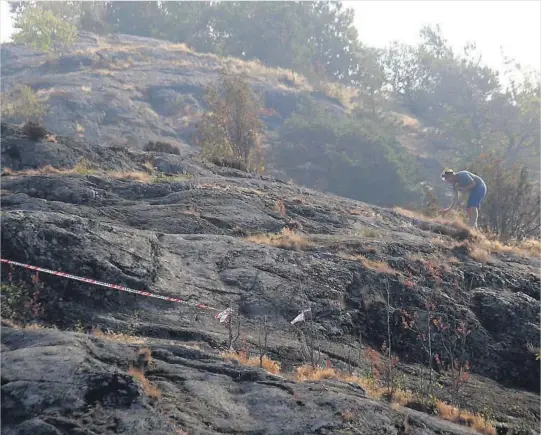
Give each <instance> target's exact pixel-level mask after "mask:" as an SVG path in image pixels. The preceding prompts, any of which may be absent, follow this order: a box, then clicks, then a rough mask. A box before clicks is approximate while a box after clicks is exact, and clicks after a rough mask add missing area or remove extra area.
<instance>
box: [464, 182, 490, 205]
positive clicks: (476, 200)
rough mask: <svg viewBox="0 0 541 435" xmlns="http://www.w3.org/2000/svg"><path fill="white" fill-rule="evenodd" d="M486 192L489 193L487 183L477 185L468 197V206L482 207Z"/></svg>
mask: <svg viewBox="0 0 541 435" xmlns="http://www.w3.org/2000/svg"><path fill="white" fill-rule="evenodd" d="M486 194H487V186H486V184H481V185H480V186H476V187H475V188H474V189H473V190H472V191H471V193H470V197H469V198H468V205H467V206H466V207H467V208H479V207H481V202H483V199H485V196H486Z"/></svg>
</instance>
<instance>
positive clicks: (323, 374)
mask: <svg viewBox="0 0 541 435" xmlns="http://www.w3.org/2000/svg"><path fill="white" fill-rule="evenodd" d="M324 379H336V380H339V381H342V382H351V383H354V384H357V385H359V386H360V387H362V388H363V389H364V390H365V391H366V394H367V395H368V397H370V398H371V399H374V400H378V399H381V398H382V397H383V396H384V395H385V394H386V391H387V389H386V388H384V387H381V386H379V385H378V384H377V382H376V381H374V380H373V379H369V378H364V377H359V376H354V375H348V374H346V373H342V372H340V371H339V370H336V369H333V368H330V367H327V368H319V367H316V368H314V367H312V366H311V365H304V366H300V367H297V368H296V370H295V380H296V381H297V382H306V381H321V380H324ZM412 397H413V396H412V394H411V393H409V392H408V391H402V390H397V391H396V392H395V394H394V395H393V399H392V400H393V401H394V402H395V403H399V404H401V405H404V404H406V403H408V401H410V400H411V399H412Z"/></svg>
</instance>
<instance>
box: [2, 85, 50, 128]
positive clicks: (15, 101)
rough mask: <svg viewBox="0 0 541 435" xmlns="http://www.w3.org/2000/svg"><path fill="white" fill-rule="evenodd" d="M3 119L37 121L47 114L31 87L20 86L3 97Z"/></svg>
mask: <svg viewBox="0 0 541 435" xmlns="http://www.w3.org/2000/svg"><path fill="white" fill-rule="evenodd" d="M2 99H3V100H5V101H4V102H3V104H2V117H4V116H5V117H13V118H19V119H24V120H25V121H37V120H40V119H41V118H42V117H43V114H44V113H45V106H44V104H43V103H42V102H41V101H40V100H39V99H38V96H37V95H36V93H35V92H34V90H33V89H32V88H31V87H30V86H20V87H19V88H17V89H16V90H15V91H13V92H10V93H9V94H7V95H5V96H3V98H2Z"/></svg>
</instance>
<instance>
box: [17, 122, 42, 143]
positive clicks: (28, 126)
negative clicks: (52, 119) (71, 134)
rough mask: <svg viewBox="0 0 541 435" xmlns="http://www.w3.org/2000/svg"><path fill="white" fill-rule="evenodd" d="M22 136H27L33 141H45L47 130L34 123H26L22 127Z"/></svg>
mask: <svg viewBox="0 0 541 435" xmlns="http://www.w3.org/2000/svg"><path fill="white" fill-rule="evenodd" d="M22 131H23V134H24V135H25V136H28V137H29V138H30V139H32V140H33V141H38V140H42V139H45V138H46V137H47V134H48V133H47V129H46V128H45V127H44V126H43V125H41V124H39V123H38V122H35V121H27V122H25V123H24V125H23V129H22Z"/></svg>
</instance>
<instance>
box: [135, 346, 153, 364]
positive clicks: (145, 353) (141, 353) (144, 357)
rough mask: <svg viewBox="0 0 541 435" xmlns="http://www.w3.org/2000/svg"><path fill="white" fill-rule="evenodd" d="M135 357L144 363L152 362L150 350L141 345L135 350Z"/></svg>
mask: <svg viewBox="0 0 541 435" xmlns="http://www.w3.org/2000/svg"><path fill="white" fill-rule="evenodd" d="M137 358H138V360H139V361H141V362H144V363H145V364H148V365H150V364H152V351H151V350H150V348H149V347H142V348H140V349H139V350H138V351H137Z"/></svg>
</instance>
